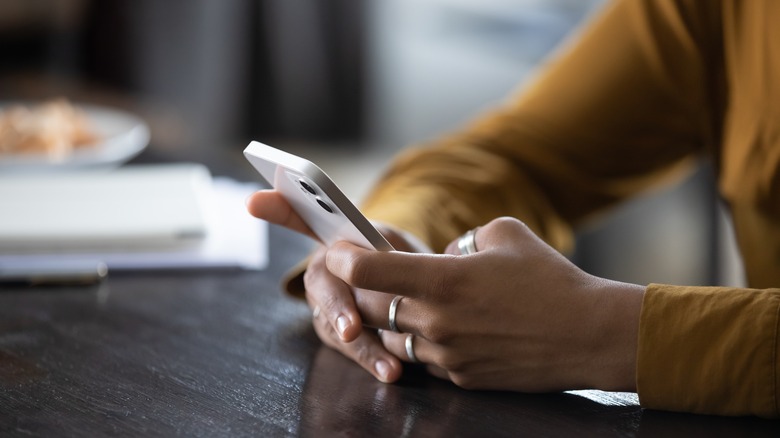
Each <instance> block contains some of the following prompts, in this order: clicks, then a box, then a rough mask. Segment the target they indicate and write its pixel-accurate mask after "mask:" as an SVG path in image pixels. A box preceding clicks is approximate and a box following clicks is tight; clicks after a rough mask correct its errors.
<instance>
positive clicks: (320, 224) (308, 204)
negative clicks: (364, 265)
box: [244, 141, 393, 251]
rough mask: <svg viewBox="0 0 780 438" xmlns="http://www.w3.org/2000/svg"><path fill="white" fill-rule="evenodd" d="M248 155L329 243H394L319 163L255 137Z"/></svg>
mask: <svg viewBox="0 0 780 438" xmlns="http://www.w3.org/2000/svg"><path fill="white" fill-rule="evenodd" d="M244 156H245V157H246V158H247V160H249V162H250V163H251V164H252V166H254V167H255V169H257V171H258V172H260V175H262V177H263V178H264V179H265V180H266V181H267V182H268V183H269V184H270V185H271V186H272V187H273V188H274V189H276V190H277V191H279V192H280V193H281V194H282V195H284V197H285V198H286V199H287V202H289V203H290V205H291V206H292V208H293V209H294V210H295V211H296V212H297V213H298V215H299V216H300V217H301V218H302V219H303V221H304V222H306V224H307V225H308V226H309V228H311V230H312V231H313V232H314V234H316V235H317V237H319V238H320V240H321V241H322V242H323V243H324V244H325V245H327V246H330V245H332V244H334V243H336V242H338V241H341V240H345V241H348V242H350V243H354V244H355V245H359V246H361V247H363V248H367V249H376V250H379V251H392V250H393V247H392V246H391V245H390V243H388V242H387V239H385V237H384V236H382V234H381V233H380V232H379V231H377V229H376V228H374V226H373V225H371V222H369V221H368V219H366V217H365V216H363V214H362V213H360V210H358V209H357V207H355V205H354V204H352V202H351V201H350V200H349V198H347V197H346V195H344V193H342V192H341V190H340V189H339V188H338V187H337V186H336V184H335V183H334V182H333V181H332V180H331V179H330V178H329V177H328V175H326V174H325V172H323V171H322V170H321V169H320V168H319V167H317V166H316V165H315V164H314V163H312V162H311V161H308V160H306V159H304V158H301V157H298V156H296V155H293V154H290V153H287V152H284V151H282V150H279V149H276V148H273V147H271V146H268V145H265V144H263V143H260V142H257V141H253V142H251V143H249V146H247V147H246V149H244Z"/></svg>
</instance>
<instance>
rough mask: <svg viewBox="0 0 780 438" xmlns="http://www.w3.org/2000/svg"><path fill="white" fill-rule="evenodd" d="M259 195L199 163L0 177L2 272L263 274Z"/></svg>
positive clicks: (264, 254)
mask: <svg viewBox="0 0 780 438" xmlns="http://www.w3.org/2000/svg"><path fill="white" fill-rule="evenodd" d="M255 189H256V187H255V186H254V185H245V184H239V183H237V182H235V181H232V180H229V179H213V180H212V178H211V176H210V174H209V172H208V170H207V169H206V168H205V167H203V166H201V165H196V164H174V165H148V166H126V167H122V168H119V169H116V170H113V171H85V172H70V173H62V174H49V175H41V174H30V175H10V176H4V177H0V211H1V212H2V213H0V267H1V266H2V265H3V264H5V265H9V264H14V265H18V264H31V265H34V264H56V263H57V261H58V260H64V259H67V260H71V261H72V260H77V259H85V260H87V259H89V260H100V261H103V262H104V263H106V264H107V265H108V267H109V269H111V270H123V269H170V268H177V269H182V268H204V267H218V268H226V267H240V268H247V269H262V268H264V267H265V265H266V264H267V235H266V233H267V227H266V223H265V222H262V221H259V220H257V219H254V218H252V217H250V216H249V215H248V213H246V210H245V207H244V200H245V199H246V197H247V196H248V195H249V194H250V193H251V192H252V191H253V190H255Z"/></svg>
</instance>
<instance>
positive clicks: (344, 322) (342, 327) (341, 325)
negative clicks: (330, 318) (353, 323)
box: [336, 315, 349, 337]
mask: <svg viewBox="0 0 780 438" xmlns="http://www.w3.org/2000/svg"><path fill="white" fill-rule="evenodd" d="M347 326H349V320H348V319H347V317H346V316H344V315H341V316H339V317H338V318H337V319H336V328H337V329H338V331H339V334H340V335H341V336H342V337H343V336H344V332H346V331H347Z"/></svg>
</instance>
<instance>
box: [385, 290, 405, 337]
mask: <svg viewBox="0 0 780 438" xmlns="http://www.w3.org/2000/svg"><path fill="white" fill-rule="evenodd" d="M402 298H403V296H401V295H396V296H395V298H393V301H391V302H390V309H389V310H388V312H387V322H388V325H389V326H390V330H392V331H394V332H396V333H401V331H400V330H398V324H396V322H395V314H396V312H398V303H399V302H401V299H402Z"/></svg>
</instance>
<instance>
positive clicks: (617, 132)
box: [248, 0, 780, 417]
mask: <svg viewBox="0 0 780 438" xmlns="http://www.w3.org/2000/svg"><path fill="white" fill-rule="evenodd" d="M778 20H780V3H778V2H773V1H772V0H755V1H750V2H744V1H740V0H722V1H697V0H618V1H615V2H614V3H612V4H610V5H609V6H608V7H607V8H606V9H605V10H604V12H603V13H602V14H601V15H600V16H599V17H598V18H597V19H596V20H594V22H592V23H591V24H590V25H589V26H588V27H587V28H586V29H585V31H584V32H583V33H582V34H581V35H579V36H578V38H577V39H576V41H575V42H574V44H573V45H571V46H569V47H566V48H565V50H562V51H561V52H559V54H558V56H556V57H555V59H554V60H552V61H551V62H550V63H549V64H548V65H546V66H545V67H544V69H543V71H542V73H541V74H540V76H539V77H538V78H537V79H536V80H535V81H534V82H533V83H532V84H531V86H530V87H528V88H526V89H525V90H523V92H522V93H520V94H519V95H518V96H517V97H516V98H515V99H514V100H513V101H511V102H509V103H508V104H507V105H505V106H504V107H503V108H499V109H497V110H496V111H495V112H493V113H492V114H489V115H487V116H485V117H483V118H482V119H481V120H478V121H477V122H476V123H474V124H472V125H471V126H469V127H467V128H466V129H464V130H463V131H462V132H460V133H458V134H456V135H453V136H451V137H449V138H445V139H443V140H441V141H439V142H437V143H435V144H432V145H428V146H426V147H424V148H419V149H415V150H412V151H409V152H407V153H406V154H404V155H403V156H401V157H399V158H398V160H396V162H395V163H394V165H393V166H392V168H391V169H390V171H389V172H388V173H387V174H386V175H385V176H384V178H383V179H382V180H381V181H380V182H379V184H378V185H377V187H376V188H375V189H374V190H373V192H372V193H371V195H370V196H369V197H368V200H367V201H366V203H365V205H364V207H363V210H364V212H365V213H366V214H367V215H368V216H369V217H370V218H372V219H374V220H376V221H379V222H381V223H383V224H385V226H384V228H383V230H384V232H385V233H386V234H387V236H388V238H389V239H390V240H391V243H393V244H394V246H395V247H396V248H398V249H399V250H402V251H409V252H390V253H378V252H371V251H366V250H363V249H361V248H358V247H356V246H354V245H350V244H347V243H339V244H336V245H335V246H333V247H331V248H329V249H328V248H320V249H318V250H317V251H316V252H315V254H314V255H313V256H312V257H311V259H310V262H309V265H308V268H307V271H306V274H305V276H304V277H303V282H302V283H301V282H300V281H299V280H300V277H296V278H294V279H293V280H292V281H291V282H290V288H291V290H298V291H299V292H300V293H302V292H303V290H305V296H306V299H307V300H308V302H309V305H310V306H311V308H312V309H313V312H314V315H315V318H314V327H315V329H316V331H317V333H318V335H319V336H320V338H321V339H322V340H323V341H324V342H325V343H326V344H328V345H330V346H331V347H333V348H335V349H337V350H339V351H341V352H342V353H344V354H346V355H347V356H349V357H351V358H352V359H353V360H355V361H356V362H358V363H359V364H360V365H361V366H363V367H364V368H366V369H367V370H368V371H370V372H372V373H373V374H374V375H375V376H376V377H377V378H379V379H380V380H383V381H386V382H391V381H394V380H396V379H398V378H399V377H400V374H401V371H402V368H401V364H400V362H399V359H400V360H403V361H419V362H422V363H425V364H427V367H428V369H429V371H430V372H431V373H432V374H434V375H437V376H440V377H443V378H449V379H451V380H452V381H454V382H455V383H456V384H459V385H461V386H463V387H466V388H490V389H506V390H516V391H528V392H536V391H555V390H563V389H578V388H596V389H602V390H626V391H637V392H638V394H639V399H640V403H641V404H642V405H643V406H645V407H648V408H656V409H666V410H676V411H686V412H698V413H715V414H722V415H759V416H764V417H777V416H778V414H779V410H778V409H779V408H778V401H777V400H778V383H777V379H778V377H776V376H780V361H779V360H778V359H777V357H778V355H777V353H778V336H777V335H778V321H779V319H778V315H780V289H777V287H780V117H778V115H779V114H778V112H780V108H778V107H779V106H780V84H778V83H777V82H774V81H773V79H774V78H780V27H778V26H770V25H769V23H774V22H778ZM702 156H705V157H708V158H709V159H711V160H712V161H713V163H714V166H715V169H716V172H717V184H718V189H719V193H720V195H721V197H722V198H723V199H724V201H725V202H726V204H727V205H728V207H729V208H730V211H731V214H732V217H733V221H734V226H735V231H736V236H737V241H738V244H739V247H740V249H741V251H742V255H743V258H744V264H745V272H746V277H747V280H748V284H749V286H750V288H728V287H681V286H673V285H659V284H650V285H646V286H645V285H632V284H626V283H619V282H614V281H610V280H607V279H602V278H597V277H594V276H592V275H589V274H587V273H585V272H583V271H581V270H580V269H578V268H577V267H576V266H574V265H572V264H571V263H569V262H568V261H567V260H566V259H565V258H564V257H563V256H561V255H560V253H559V251H567V250H569V249H570V248H571V246H572V230H573V229H574V228H575V227H576V226H578V225H579V224H581V223H582V222H583V221H585V220H587V219H588V218H590V217H592V216H593V215H595V214H598V213H600V212H603V211H604V210H605V209H607V208H609V207H612V206H614V205H616V204H617V203H619V202H622V201H625V200H627V199H630V198H631V197H632V196H635V195H637V194H639V193H642V192H643V191H646V190H648V189H650V188H653V187H656V186H658V185H660V184H663V183H665V182H669V181H671V180H674V179H675V178H676V177H678V176H679V175H680V174H681V172H682V171H684V170H685V169H686V168H688V167H690V164H691V163H692V162H693V161H695V160H697V159H699V158H700V157H702ZM248 208H249V211H250V212H251V213H252V214H254V215H255V216H258V217H261V218H263V219H267V220H269V221H271V222H275V223H279V224H282V225H287V226H289V227H290V228H293V229H295V230H297V231H300V232H304V233H305V232H307V230H306V228H305V226H302V225H299V224H300V221H299V220H297V219H296V218H295V216H294V214H292V213H291V212H290V209H289V206H288V205H286V203H285V202H284V200H283V199H281V197H280V196H279V195H278V194H277V193H275V192H268V191H266V192H258V193H257V194H255V195H254V196H253V197H252V198H250V201H249V203H248ZM505 216H510V217H511V218H507V217H505ZM496 218H498V219H496ZM480 226H481V227H480ZM473 229H476V232H474V233H471V232H469V233H466V234H464V233H465V232H466V231H467V230H473ZM459 236H461V237H459ZM419 241H422V243H424V244H425V245H427V246H428V247H430V248H431V249H432V250H433V251H434V252H438V253H441V254H421V253H416V251H421V250H423V249H424V246H425V245H422V244H421V243H420V242H419ZM397 297H401V298H397ZM364 325H365V326H366V327H378V328H382V329H384V330H381V331H380V333H379V334H378V335H377V333H376V330H372V329H370V328H364ZM396 332H398V333H396Z"/></svg>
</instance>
